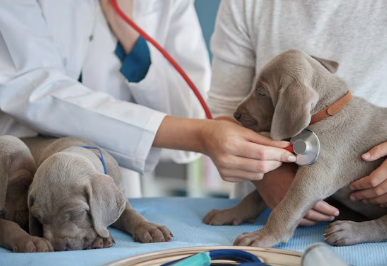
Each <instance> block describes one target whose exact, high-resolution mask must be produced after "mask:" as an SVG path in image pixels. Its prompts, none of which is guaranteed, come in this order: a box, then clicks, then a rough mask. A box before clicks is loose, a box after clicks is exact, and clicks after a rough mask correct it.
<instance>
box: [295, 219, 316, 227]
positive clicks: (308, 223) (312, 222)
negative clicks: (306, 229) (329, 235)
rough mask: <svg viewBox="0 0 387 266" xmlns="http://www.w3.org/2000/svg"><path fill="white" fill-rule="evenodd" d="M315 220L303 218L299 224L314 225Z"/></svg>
mask: <svg viewBox="0 0 387 266" xmlns="http://www.w3.org/2000/svg"><path fill="white" fill-rule="evenodd" d="M316 223H317V222H316V221H311V220H308V219H305V218H303V219H302V220H301V222H300V224H299V226H312V225H315V224H316Z"/></svg>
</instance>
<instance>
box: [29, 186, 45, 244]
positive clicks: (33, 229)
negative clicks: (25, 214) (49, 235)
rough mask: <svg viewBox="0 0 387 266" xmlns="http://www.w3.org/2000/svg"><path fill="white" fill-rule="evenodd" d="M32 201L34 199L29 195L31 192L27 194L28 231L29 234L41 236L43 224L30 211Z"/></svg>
mask: <svg viewBox="0 0 387 266" xmlns="http://www.w3.org/2000/svg"><path fill="white" fill-rule="evenodd" d="M29 194H30V193H29ZM34 201H35V200H34V197H33V196H31V194H30V195H29V196H28V210H29V218H28V223H29V225H28V227H29V233H30V235H31V236H39V237H43V225H42V224H41V223H40V222H39V220H38V219H36V218H35V216H33V215H32V213H31V208H32V206H33V205H34Z"/></svg>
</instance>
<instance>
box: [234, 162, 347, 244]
mask: <svg viewBox="0 0 387 266" xmlns="http://www.w3.org/2000/svg"><path fill="white" fill-rule="evenodd" d="M322 165H324V164H317V163H316V164H314V165H310V166H307V167H302V168H300V169H299V170H298V171H297V174H296V177H295V179H294V181H293V183H292V185H291V186H290V189H289V191H288V192H287V193H286V195H285V197H284V198H283V199H282V201H281V202H280V204H278V206H277V207H276V208H274V210H273V211H272V213H271V214H270V216H269V219H268V222H267V224H266V225H265V226H264V227H263V228H262V229H261V230H259V231H255V232H252V233H245V234H243V235H241V236H239V237H238V238H237V239H236V240H235V242H234V245H239V246H258V247H273V246H275V245H277V244H279V243H286V242H287V241H288V240H289V239H290V238H291V237H292V235H293V233H294V230H295V229H296V227H297V226H298V224H299V223H300V221H301V219H302V217H304V216H305V214H306V213H307V211H308V210H310V209H311V208H312V207H313V205H314V204H315V203H317V201H319V200H322V199H325V198H327V197H328V196H330V195H332V194H333V193H334V192H335V191H336V190H337V189H339V188H340V187H342V186H343V185H345V182H344V181H343V180H338V181H337V180H336V181H334V178H335V175H334V173H335V172H334V171H333V169H321V167H322ZM337 182H341V183H343V184H337Z"/></svg>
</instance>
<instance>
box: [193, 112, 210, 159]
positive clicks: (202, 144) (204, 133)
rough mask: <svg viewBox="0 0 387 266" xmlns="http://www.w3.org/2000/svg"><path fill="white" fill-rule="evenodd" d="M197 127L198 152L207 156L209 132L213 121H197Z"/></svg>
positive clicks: (208, 151) (208, 152) (208, 153)
mask: <svg viewBox="0 0 387 266" xmlns="http://www.w3.org/2000/svg"><path fill="white" fill-rule="evenodd" d="M199 121H200V122H199V123H198V127H197V133H196V135H197V138H198V143H199V147H198V148H199V152H200V153H202V154H205V155H207V156H209V155H210V150H211V149H210V146H211V134H212V133H211V132H212V131H213V126H214V121H213V120H199Z"/></svg>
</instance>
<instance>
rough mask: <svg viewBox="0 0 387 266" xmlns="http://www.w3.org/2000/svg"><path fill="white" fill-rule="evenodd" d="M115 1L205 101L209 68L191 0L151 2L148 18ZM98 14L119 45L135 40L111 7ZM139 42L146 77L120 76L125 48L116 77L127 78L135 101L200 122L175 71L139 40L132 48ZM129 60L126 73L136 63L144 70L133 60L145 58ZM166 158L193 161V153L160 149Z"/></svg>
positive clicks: (197, 106) (141, 8) (198, 111)
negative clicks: (130, 64) (147, 59)
mask: <svg viewBox="0 0 387 266" xmlns="http://www.w3.org/2000/svg"><path fill="white" fill-rule="evenodd" d="M117 2H118V4H119V5H120V4H121V3H122V5H120V6H121V8H122V9H123V11H124V12H125V11H126V12H125V13H126V14H127V15H128V16H129V17H130V18H131V19H134V22H135V23H137V24H138V25H139V26H140V27H141V28H142V29H143V30H144V31H145V32H147V33H148V34H149V35H150V36H151V37H152V38H154V39H155V40H156V42H158V43H159V44H160V45H161V46H163V47H164V48H165V50H166V51H167V52H168V53H169V54H170V55H171V56H172V57H173V58H174V59H175V60H176V61H177V63H179V65H180V66H181V67H182V68H183V70H185V72H186V73H187V75H188V76H189V77H190V78H191V80H192V81H193V83H194V84H195V85H196V86H197V88H198V89H199V91H200V93H201V95H202V96H203V97H204V98H205V94H206V91H207V90H208V87H209V81H210V64H209V57H208V53H207V48H206V46H205V43H204V40H203V36H202V32H201V28H200V24H199V21H198V18H197V15H196V12H195V8H194V5H193V1H174V0H173V1H165V2H163V3H162V4H157V5H156V4H155V7H154V14H153V15H152V17H151V18H149V17H148V15H144V14H142V13H141V12H143V11H144V5H145V3H144V2H141V1H128V2H132V3H133V2H134V3H135V4H134V5H135V6H136V8H135V10H134V11H133V9H132V7H130V5H129V4H128V2H126V1H117ZM103 3H107V4H108V5H107V6H106V8H103V9H104V10H106V9H108V8H107V7H109V6H110V4H109V3H108V0H101V5H102V7H104V5H103ZM132 12H134V14H132ZM104 13H105V16H106V17H107V20H108V22H109V25H110V27H111V29H112V31H113V32H114V33H115V35H116V37H117V39H118V40H119V42H120V43H121V44H122V46H123V47H126V46H130V45H127V43H129V44H130V43H131V42H133V40H135V39H136V38H138V34H137V35H136V34H134V33H133V29H132V28H131V27H130V26H128V25H127V24H126V23H125V22H124V21H123V20H122V19H121V18H119V17H118V15H117V14H115V12H114V10H112V9H111V7H110V9H109V12H104ZM107 13H110V15H108V14H107ZM140 41H141V44H140V45H145V46H146V47H144V49H143V50H145V49H147V52H148V55H147V56H150V64H149V65H148V69H146V70H145V71H144V73H145V74H146V75H143V76H142V77H141V79H131V78H130V76H128V75H125V74H126V73H125V72H126V70H125V68H126V66H128V62H127V61H128V59H129V58H128V57H130V56H133V55H132V54H131V53H130V51H129V50H127V49H125V50H126V51H127V52H129V54H128V55H127V56H126V58H125V59H123V60H122V63H123V66H122V68H121V73H122V74H124V75H125V77H126V78H127V81H128V82H127V84H128V86H129V90H130V93H131V95H132V96H133V99H134V100H135V102H137V103H139V104H141V105H144V106H147V107H150V108H152V109H155V110H158V111H161V112H164V113H167V114H169V115H175V116H180V117H189V118H204V112H203V110H202V107H201V106H200V104H199V101H198V100H197V99H196V97H195V96H194V94H193V92H192V91H191V89H190V88H189V87H188V86H187V84H186V82H185V81H184V80H183V79H182V78H181V77H180V74H179V73H178V72H177V71H176V69H174V68H173V67H172V65H171V64H170V63H169V62H168V61H167V60H166V59H165V58H164V57H163V55H162V54H161V53H160V52H159V51H158V50H156V48H154V47H153V45H151V44H150V43H148V42H143V41H142V40H140V39H139V40H138V41H137V42H136V44H135V48H138V45H139V42H140ZM134 50H135V49H134ZM134 50H133V52H134ZM136 51H137V50H136ZM149 53H150V54H149ZM132 59H133V58H132ZM132 59H130V60H131V62H133V63H134V64H133V65H132V67H131V69H132V72H133V70H135V72H139V71H138V66H137V65H141V66H144V65H145V64H144V62H139V61H144V60H145V57H144V56H141V58H139V57H137V58H135V60H132ZM148 62H149V61H148ZM129 67H130V66H129ZM134 68H135V69H134ZM126 69H128V68H126ZM166 154H168V156H169V157H170V158H172V159H173V160H174V161H175V162H179V163H185V162H189V161H192V160H193V159H195V158H197V155H195V154H193V153H187V152H182V151H166Z"/></svg>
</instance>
